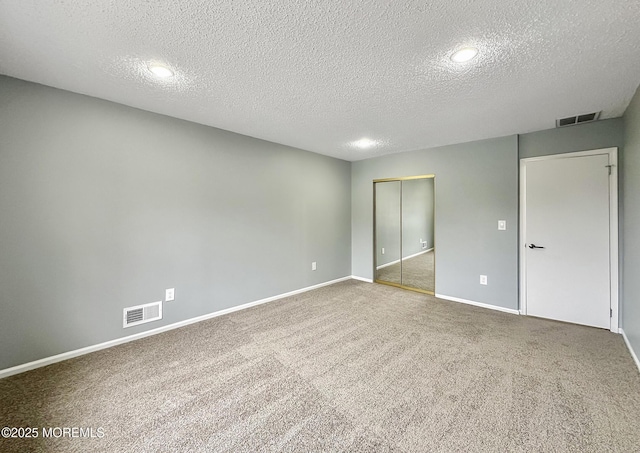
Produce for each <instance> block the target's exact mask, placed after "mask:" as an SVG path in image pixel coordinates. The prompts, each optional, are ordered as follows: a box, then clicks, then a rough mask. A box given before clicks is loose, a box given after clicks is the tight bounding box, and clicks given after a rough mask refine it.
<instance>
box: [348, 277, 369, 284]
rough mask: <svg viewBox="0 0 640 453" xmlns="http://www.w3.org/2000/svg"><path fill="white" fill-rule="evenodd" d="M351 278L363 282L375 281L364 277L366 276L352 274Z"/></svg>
mask: <svg viewBox="0 0 640 453" xmlns="http://www.w3.org/2000/svg"><path fill="white" fill-rule="evenodd" d="M351 278H352V279H354V280H360V281H361V282H367V283H373V280H372V279H370V278H364V277H358V276H357V275H352V276H351Z"/></svg>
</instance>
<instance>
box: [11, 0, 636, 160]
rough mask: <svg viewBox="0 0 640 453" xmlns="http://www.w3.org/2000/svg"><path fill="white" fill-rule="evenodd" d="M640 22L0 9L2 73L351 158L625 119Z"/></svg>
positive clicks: (609, 8) (326, 1) (624, 15)
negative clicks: (592, 117) (596, 115)
mask: <svg viewBox="0 0 640 453" xmlns="http://www.w3.org/2000/svg"><path fill="white" fill-rule="evenodd" d="M638 24H640V1H637V0H633V1H623V0H597V1H594V0H563V1H558V0H493V1H491V0H485V1H482V0H477V1H472V0H432V1H425V0H419V1H414V0H405V1H383V0H377V1H374V0H360V1H350V0H345V1H335V0H317V1H305V0H294V1H285V0H271V1H269V0H262V1H257V0H244V1H222V0H182V1H162V0H157V1H153V0H146V1H144V0H103V1H92V0H41V1H38V0H0V73H2V74H7V75H9V76H13V77H17V78H20V79H25V80H30V81H34V82H38V83H42V84H45V85H50V86H53V87H57V88H62V89H66V90H70V91H74V92H77V93H83V94H87V95H91V96H95V97H99V98H103V99H108V100H111V101H115V102H119V103H122V104H126V105H130V106H133V107H138V108H141V109H145V110H149V111H152V112H158V113H163V114H166V115H170V116H174V117H177V118H183V119H186V120H191V121H195V122H198V123H202V124H207V125H211V126H215V127H219V128H222V129H227V130H230V131H234V132H238V133H241V134H245V135H250V136H253V137H258V138H262V139H265V140H270V141H273V142H278V143H283V144H286V145H290V146H294V147H298V148H302V149H306V150H309V151H314V152H317V153H321V154H326V155H330V156H335V157H339V158H342V159H346V160H359V159H363V158H367V157H372V156H376V155H384V154H390V153H396V152H401V151H408V150H415V149H420V148H427V147H432V146H438V145H445V144H451V143H460V142H465V141H471V140H478V139H484V138H490V137H496V136H503V135H510V134H515V133H523V132H528V131H533V130H540V129H548V128H552V127H554V125H555V124H554V120H555V119H556V118H560V117H564V116H570V115H574V114H579V113H586V112H593V111H598V110H602V112H603V113H602V118H611V117H616V116H620V115H622V113H623V112H624V110H625V108H626V106H627V105H628V103H629V101H630V99H631V97H632V95H633V93H634V91H635V89H636V87H637V86H638V83H640V45H639V44H640V26H639V25H638ZM463 45H473V46H475V47H477V48H478V49H480V54H479V56H478V58H476V59H475V60H474V61H472V62H471V63H468V64H466V65H457V64H454V63H453V62H452V61H451V60H450V59H449V56H450V55H451V53H452V52H453V51H454V50H455V49H456V48H459V47H460V46H463ZM153 61H156V62H162V63H165V64H166V65H168V66H169V67H171V68H172V69H173V70H174V71H175V73H176V76H175V77H174V78H172V79H170V80H156V79H154V77H153V76H152V75H151V74H150V72H149V71H148V69H147V65H148V62H153ZM1 101H2V100H0V102H1ZM363 137H367V138H369V139H372V140H377V141H378V142H379V143H378V145H377V146H375V147H373V148H371V149H368V150H361V149H356V148H354V147H353V146H350V145H349V142H351V141H354V140H358V139H361V138H363Z"/></svg>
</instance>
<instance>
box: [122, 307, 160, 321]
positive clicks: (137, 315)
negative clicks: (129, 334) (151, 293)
mask: <svg viewBox="0 0 640 453" xmlns="http://www.w3.org/2000/svg"><path fill="white" fill-rule="evenodd" d="M157 319H162V301H160V302H151V303H150V304H144V305H136V306H135V307H127V308H125V309H124V310H123V314H122V327H131V326H137V325H138V324H144V323H146V322H151V321H155V320H157Z"/></svg>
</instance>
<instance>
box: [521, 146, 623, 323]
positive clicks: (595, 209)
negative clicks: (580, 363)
mask: <svg viewBox="0 0 640 453" xmlns="http://www.w3.org/2000/svg"><path fill="white" fill-rule="evenodd" d="M609 171H611V175H609ZM520 203H521V206H520V247H521V248H520V272H521V276H520V281H521V283H520V288H521V294H520V303H521V313H523V314H528V315H532V316H539V317H544V318H551V319H556V320H560V321H566V322H572V323H576V324H584V325H589V326H595V327H601V328H606V329H610V330H611V331H614V332H618V214H617V148H607V149H600V150H593V151H584V152H579V153H568V154H557V155H551V156H543V157H535V158H528V159H521V161H520ZM532 244H535V245H536V246H539V247H544V248H535V249H532V248H529V247H531V245H532Z"/></svg>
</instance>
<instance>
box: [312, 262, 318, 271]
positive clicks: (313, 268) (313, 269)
mask: <svg viewBox="0 0 640 453" xmlns="http://www.w3.org/2000/svg"><path fill="white" fill-rule="evenodd" d="M317 268H318V266H316V262H315V261H314V262H313V263H311V270H312V271H315V270H316V269H317Z"/></svg>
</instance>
